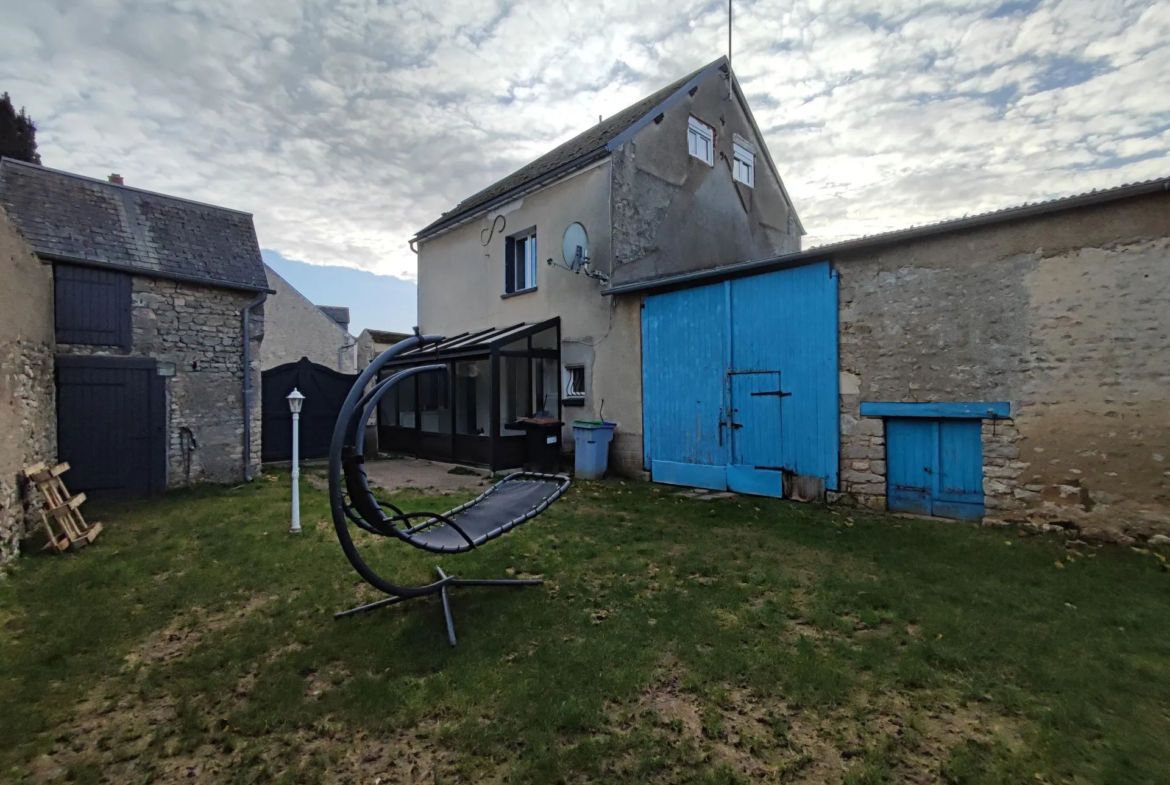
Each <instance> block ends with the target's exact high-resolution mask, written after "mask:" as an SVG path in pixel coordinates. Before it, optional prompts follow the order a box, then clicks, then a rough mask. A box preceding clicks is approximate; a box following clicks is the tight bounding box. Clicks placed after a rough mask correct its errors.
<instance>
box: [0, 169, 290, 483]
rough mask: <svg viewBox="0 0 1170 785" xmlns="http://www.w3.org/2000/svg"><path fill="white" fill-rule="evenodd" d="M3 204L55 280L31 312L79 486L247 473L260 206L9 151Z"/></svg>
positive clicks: (61, 450) (258, 312)
mask: <svg viewBox="0 0 1170 785" xmlns="http://www.w3.org/2000/svg"><path fill="white" fill-rule="evenodd" d="M0 207H3V209H4V210H5V211H6V212H7V214H8V217H9V218H10V219H11V221H12V224H13V225H14V226H15V227H16V229H17V230H18V231H19V233H20V234H21V236H22V237H23V239H24V241H25V242H26V243H27V245H28V246H29V247H30V248H31V250H32V252H33V253H34V254H35V255H36V256H37V258H38V259H39V260H40V262H41V263H42V264H43V265H44V268H43V269H44V270H45V271H46V273H45V274H46V275H51V277H52V292H53V294H52V299H51V300H49V301H48V302H46V303H42V305H41V306H39V308H40V310H38V318H40V319H42V320H43V319H52V326H53V333H54V338H55V342H54V343H55V349H54V350H53V351H54V352H55V367H56V378H57V389H56V395H57V410H58V418H57V435H56V443H57V458H58V459H59V460H64V461H68V462H69V463H70V464H71V466H72V469H71V472H70V477H69V479H70V487H71V488H72V489H76V490H83V491H86V492H87V493H88V494H89V495H90V496H91V497H102V496H106V497H127V496H139V495H144V494H147V493H150V492H154V491H157V490H161V489H163V488H165V487H168V486H175V485H180V484H184V483H187V482H194V481H200V480H207V481H213V482H239V481H241V480H245V479H250V477H251V474H252V473H253V472H255V471H257V470H258V468H259V458H260V427H259V422H260V419H259V418H260V412H259V406H258V405H255V404H254V403H253V401H254V400H255V399H256V398H257V397H258V391H259V382H260V364H259V356H260V355H259V349H260V347H261V340H262V338H263V334H264V330H263V325H264V317H263V303H264V300H265V298H266V297H267V295H268V293H269V291H270V290H269V288H268V282H267V279H266V278H265V275H264V266H263V262H262V261H261V258H260V249H259V244H258V242H257V239H256V233H255V229H254V228H253V224H252V217H251V215H250V214H248V213H242V212H239V211H236V210H231V209H228V208H224V207H217V206H213V205H206V204H201V203H198V202H193V201H190V200H186V199H179V198H177V197H173V196H167V195H163V194H156V193H151V192H149V191H143V190H140V189H136V188H131V187H128V186H126V185H124V184H123V183H122V181H121V177H119V176H112V177H111V181H110V182H106V181H102V180H95V179H91V178H88V177H82V176H80V175H76V174H72V173H69V172H61V171H57V170H53V169H49V168H46V167H41V166H36V165H32V164H26V163H22V162H18V161H12V160H8V159H5V160H3V161H0ZM29 291H30V292H31V288H30V290H29ZM28 296H29V297H31V296H32V295H31V294H30V295H28ZM48 303H52V308H51V309H50V307H49V305H48Z"/></svg>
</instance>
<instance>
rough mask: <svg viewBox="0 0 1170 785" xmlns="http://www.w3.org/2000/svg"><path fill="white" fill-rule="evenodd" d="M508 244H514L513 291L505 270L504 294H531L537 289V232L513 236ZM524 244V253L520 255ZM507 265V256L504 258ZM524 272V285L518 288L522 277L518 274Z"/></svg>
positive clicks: (532, 231) (512, 262)
mask: <svg viewBox="0 0 1170 785" xmlns="http://www.w3.org/2000/svg"><path fill="white" fill-rule="evenodd" d="M507 242H510V243H512V244H513V248H514V250H513V253H512V261H511V264H512V265H513V269H512V290H511V291H509V290H508V275H507V271H506V270H505V273H504V294H505V295H512V294H523V293H524V292H531V291H533V290H535V289H536V230H535V229H533V230H531V231H529V232H523V233H521V234H517V235H513V236H512V237H509V238H508V240H507ZM521 244H523V253H522V254H521V253H518V252H517V251H519V247H518V246H520V245H521ZM504 259H505V261H504V263H505V264H508V261H507V255H506V254H505V257H504ZM521 271H523V272H524V285H523V286H518V285H517V282H518V281H519V280H520V277H519V276H518V275H516V273H519V272H521Z"/></svg>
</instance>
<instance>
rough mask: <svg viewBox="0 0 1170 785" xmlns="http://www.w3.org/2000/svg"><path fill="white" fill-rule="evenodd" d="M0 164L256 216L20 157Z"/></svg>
mask: <svg viewBox="0 0 1170 785" xmlns="http://www.w3.org/2000/svg"><path fill="white" fill-rule="evenodd" d="M0 164H14V165H16V166H24V167H27V168H29V169H38V170H40V171H43V172H51V173H52V174H59V175H62V176H64V177H72V178H73V179H75V180H83V181H85V182H90V183H97V184H98V185H104V186H107V187H109V188H122V189H125V190H127V191H135V192H137V193H141V194H147V195H149V196H157V197H160V198H162V199H170V200H171V201H174V202H183V203H184V204H193V205H197V206H199V207H207V208H209V209H212V210H223V211H224V212H228V213H236V214H238V215H246V216H248V217H249V218H254V217H255V216H254V215H253V214H252V213H250V212H247V211H245V210H237V209H236V208H234V207H224V206H223V205H221V204H211V203H210V202H201V201H199V200H198V199H188V198H186V197H184V196H175V195H174V194H164V193H162V192H161V191H151V190H148V189H146V188H138V187H136V186H133V185H126V184H125V183H111V182H110V181H109V180H102V179H100V178H97V177H90V176H89V175H85V174H78V173H77V172H69V171H66V170H64V169H55V168H53V167H51V166H44V165H43V164H32V163H29V162H28V161H21V160H20V159H18V158H7V157H0Z"/></svg>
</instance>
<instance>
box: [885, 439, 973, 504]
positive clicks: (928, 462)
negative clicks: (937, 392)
mask: <svg viewBox="0 0 1170 785" xmlns="http://www.w3.org/2000/svg"><path fill="white" fill-rule="evenodd" d="M886 463H887V472H888V474H887V483H888V488H887V503H888V505H889V508H890V509H891V510H898V511H902V512H912V513H917V514H919V515H934V516H938V517H940V518H957V519H960V520H979V519H980V518H982V517H983V438H982V423H981V421H980V420H976V419H944V420H932V419H920V418H891V419H888V420H886Z"/></svg>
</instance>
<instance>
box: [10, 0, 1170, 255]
mask: <svg viewBox="0 0 1170 785" xmlns="http://www.w3.org/2000/svg"><path fill="white" fill-rule="evenodd" d="M1000 6H1001V3H1000V2H998V0H991V1H990V2H976V1H975V0H946V1H945V2H932V3H930V4H929V5H927V6H925V10H924V6H923V5H922V4H921V3H920V2H918V1H917V0H845V1H844V2H839V1H838V0H834V2H831V3H830V2H816V1H815V0H796V1H795V2H792V0H756V1H755V2H748V0H737V3H736V9H737V10H736V31H735V55H734V64H735V68H736V72H737V74H738V75H739V77H740V79H741V82H742V83H743V85H744V87H745V90H746V91H747V93H748V96H749V100H750V101H751V102H752V104H753V108H754V111H755V114H756V117H757V119H758V120H759V122H760V124H761V126H762V127H763V128H764V129H765V132H766V136H767V140H768V143H769V146H770V148H771V150H772V153H773V157H774V158H775V159H776V161H777V164H778V166H779V168H780V170H781V174H782V175H783V176H784V178H785V180H786V182H787V184H788V186H789V190H790V191H791V192H792V194H793V197H794V199H795V200H796V203H797V209H798V210H799V212H800V214H801V217H802V219H803V221H804V223H805V225H806V227H807V228H808V229H809V231H810V237H809V238H807V240H808V242H807V244H808V245H812V244H817V243H820V242H825V241H829V240H833V239H839V238H844V237H851V236H857V235H860V234H867V233H872V232H876V231H883V230H887V229H893V228H898V227H902V226H907V225H910V224H921V223H926V222H929V221H935V220H939V219H942V218H947V217H953V216H957V215H963V214H965V213H974V212H979V211H982V210H986V209H995V208H999V207H1004V206H1008V205H1011V204H1015V203H1020V202H1023V201H1034V200H1037V199H1043V198H1050V197H1053V196H1059V195H1063V194H1066V193H1071V192H1075V191H1080V190H1086V189H1089V188H1094V187H1107V186H1111V185H1115V184H1118V183H1120V182H1124V181H1131V180H1137V179H1144V178H1147V177H1154V176H1161V175H1165V174H1168V173H1170V171H1167V170H1168V169H1170V167H1168V166H1167V158H1166V154H1167V152H1168V148H1170V134H1168V132H1167V128H1168V127H1170V91H1166V90H1164V89H1162V87H1161V84H1162V82H1163V81H1164V80H1163V75H1164V74H1165V73H1167V72H1168V71H1170V43H1167V42H1170V2H1168V1H1167V0H1115V1H1114V2H1110V3H1107V4H1106V3H1100V2H1097V1H1095V0H1041V2H1039V3H1038V4H1036V7H1035V8H1032V9H1031V10H1029V8H1028V6H1029V4H1027V3H1015V4H1012V5H1010V6H1008V7H1006V8H1005V11H1006V10H1011V8H1013V7H1014V8H1016V9H1017V10H1015V11H1013V12H1011V13H996V12H997V9H999V8H1000ZM0 17H2V18H4V19H5V28H6V35H5V46H4V48H3V50H2V51H0V89H2V90H8V91H10V92H11V93H12V94H13V97H14V100H15V101H16V102H17V103H18V104H24V105H25V106H27V107H28V109H29V111H30V113H31V114H32V116H33V117H34V118H35V119H36V120H37V122H38V124H39V127H40V132H39V141H40V145H41V151H42V156H43V158H44V160H45V161H46V163H47V164H49V165H51V166H56V167H59V168H63V169H69V170H72V171H78V172H82V173H86V174H91V175H95V176H102V175H104V174H106V173H108V172H113V171H118V172H121V173H122V174H123V175H125V176H126V177H127V179H128V182H130V183H132V184H135V185H139V186H142V187H146V188H152V189H156V190H161V191H167V192H171V193H177V194H181V195H186V196H190V197H193V198H197V199H201V200H206V201H211V202H216V203H220V204H224V205H229V206H233V207H237V208H241V209H246V210H250V211H252V212H253V213H255V215H256V224H257V228H258V230H259V233H260V239H261V243H262V244H263V245H265V246H266V247H272V248H277V249H279V250H280V251H281V252H282V253H284V254H285V255H286V256H289V257H291V258H299V259H304V260H306V261H310V262H316V263H320V264H346V265H352V266H358V267H363V268H366V269H371V270H376V271H378V272H385V273H392V274H397V275H405V276H409V277H413V275H414V256H413V255H412V254H411V253H410V252H409V250H408V249H407V248H406V240H407V239H408V238H409V237H410V236H411V235H412V234H413V233H414V231H416V230H417V229H419V228H421V227H422V226H424V225H425V224H427V223H429V222H431V221H432V220H434V219H435V218H436V217H438V215H439V214H440V213H441V212H442V211H443V210H447V209H450V207H452V206H453V205H454V204H455V203H456V202H458V201H459V200H461V199H463V198H465V197H466V196H469V195H470V194H471V193H473V192H475V191H477V190H479V189H480V188H483V187H484V186H486V185H488V184H489V183H491V182H492V181H493V180H495V179H498V178H499V177H502V176H504V175H506V174H508V173H509V172H510V171H512V170H513V169H515V168H516V167H518V166H520V165H522V164H523V163H525V162H527V161H528V160H531V159H532V158H535V157H537V156H538V155H540V154H542V153H543V152H545V151H546V150H547V149H549V148H551V147H552V146H553V145H555V144H557V143H559V142H560V141H563V140H564V139H567V138H569V137H570V136H572V135H574V134H576V133H578V132H579V131H581V130H582V129H584V128H586V127H588V126H589V125H591V124H593V123H594V122H596V118H597V115H598V114H602V115H610V114H613V113H614V112H616V111H618V110H619V109H621V108H622V107H624V106H625V105H627V104H629V103H631V102H633V101H635V100H637V99H638V98H640V97H641V96H642V95H644V94H646V93H648V92H650V91H652V90H654V89H657V88H658V87H661V86H662V85H663V84H666V83H668V82H670V81H673V80H674V79H676V78H677V77H678V76H680V75H682V74H684V73H687V72H688V71H690V70H693V69H694V68H696V67H698V66H699V65H702V64H703V63H705V62H708V61H710V60H712V59H714V58H715V57H717V56H718V55H719V54H722V53H723V51H724V48H725V46H726V33H727V31H726V26H725V25H726V17H725V8H724V7H723V6H722V5H721V4H719V3H708V2H705V1H704V0H685V1H684V2H667V0H601V1H600V2H591V3H569V2H564V1H563V0H562V2H516V3H512V2H495V3H493V2H479V1H478V0H457V1H456V2H450V3H443V4H434V3H429V2H426V0H397V1H392V2H375V0H347V1H346V2H326V1H325V0H250V2H247V3H240V2H234V1H233V0H198V2H196V1H195V0H81V2H70V1H68V0H41V2H37V3H28V2H25V0H0Z"/></svg>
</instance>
